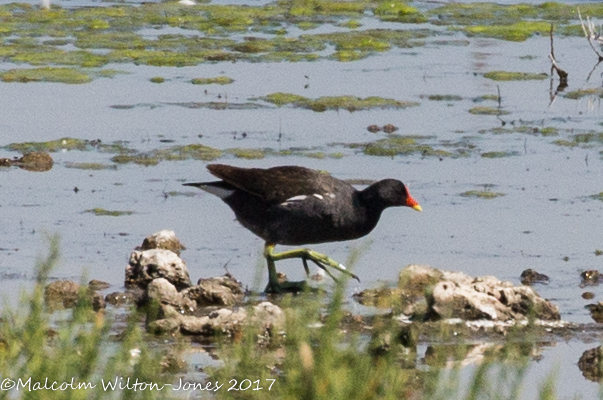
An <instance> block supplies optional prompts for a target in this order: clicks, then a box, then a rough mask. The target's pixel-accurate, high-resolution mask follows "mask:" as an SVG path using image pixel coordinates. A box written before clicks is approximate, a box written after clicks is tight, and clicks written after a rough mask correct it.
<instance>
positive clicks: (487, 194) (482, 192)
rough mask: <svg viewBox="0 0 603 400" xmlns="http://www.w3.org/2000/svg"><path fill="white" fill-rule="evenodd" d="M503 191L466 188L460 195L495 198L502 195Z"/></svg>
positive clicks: (487, 198)
mask: <svg viewBox="0 0 603 400" xmlns="http://www.w3.org/2000/svg"><path fill="white" fill-rule="evenodd" d="M504 195H505V194H504V193H501V192H491V191H489V190H467V191H466V192H463V193H461V196H462V197H477V198H480V199H486V200H490V199H495V198H497V197H502V196H504Z"/></svg>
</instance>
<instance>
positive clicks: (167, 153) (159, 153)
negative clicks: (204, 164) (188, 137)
mask: <svg viewBox="0 0 603 400" xmlns="http://www.w3.org/2000/svg"><path fill="white" fill-rule="evenodd" d="M221 155H222V151H220V150H218V149H215V148H213V147H209V146H205V145H202V144H197V143H195V144H189V145H185V146H173V147H168V148H165V149H156V150H152V151H149V152H130V153H121V154H118V155H116V156H114V157H112V158H111V161H113V162H114V163H116V164H129V163H134V164H138V165H144V166H152V165H157V164H159V162H161V161H182V160H190V159H194V160H201V161H212V160H215V159H216V158H218V157H220V156H221Z"/></svg>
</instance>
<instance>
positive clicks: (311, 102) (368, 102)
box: [260, 92, 419, 112]
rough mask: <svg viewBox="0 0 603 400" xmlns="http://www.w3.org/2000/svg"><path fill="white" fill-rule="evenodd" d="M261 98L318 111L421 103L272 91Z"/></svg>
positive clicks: (278, 104)
mask: <svg viewBox="0 0 603 400" xmlns="http://www.w3.org/2000/svg"><path fill="white" fill-rule="evenodd" d="M260 99H261V100H264V101H267V102H269V103H272V104H275V105H277V106H279V107H281V106H284V105H293V106H295V107H301V108H307V109H309V110H312V111H318V112H322V111H327V110H339V109H344V110H348V111H350V112H352V111H359V110H369V109H374V108H406V107H412V106H417V105H419V103H416V102H412V101H399V100H394V99H386V98H382V97H376V96H372V97H366V98H359V97H354V96H326V97H319V98H317V99H309V98H307V97H304V96H300V95H296V94H292V93H282V92H278V93H270V94H267V95H266V96H262V97H260Z"/></svg>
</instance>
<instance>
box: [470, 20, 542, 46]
mask: <svg viewBox="0 0 603 400" xmlns="http://www.w3.org/2000/svg"><path fill="white" fill-rule="evenodd" d="M550 29H551V24H550V23H549V22H539V21H520V22H517V23H514V24H511V25H477V26H468V27H465V28H464V29H463V30H464V32H465V33H466V34H467V35H468V36H480V37H490V38H496V39H503V40H508V41H513V42H523V41H525V40H527V39H529V38H530V37H532V36H533V35H535V34H541V35H545V34H547V33H548V32H549V30H550Z"/></svg>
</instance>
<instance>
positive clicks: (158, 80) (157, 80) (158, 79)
mask: <svg viewBox="0 0 603 400" xmlns="http://www.w3.org/2000/svg"><path fill="white" fill-rule="evenodd" d="M149 81H150V82H152V83H164V82H165V78H164V77H162V76H154V77H152V78H150V79H149Z"/></svg>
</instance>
